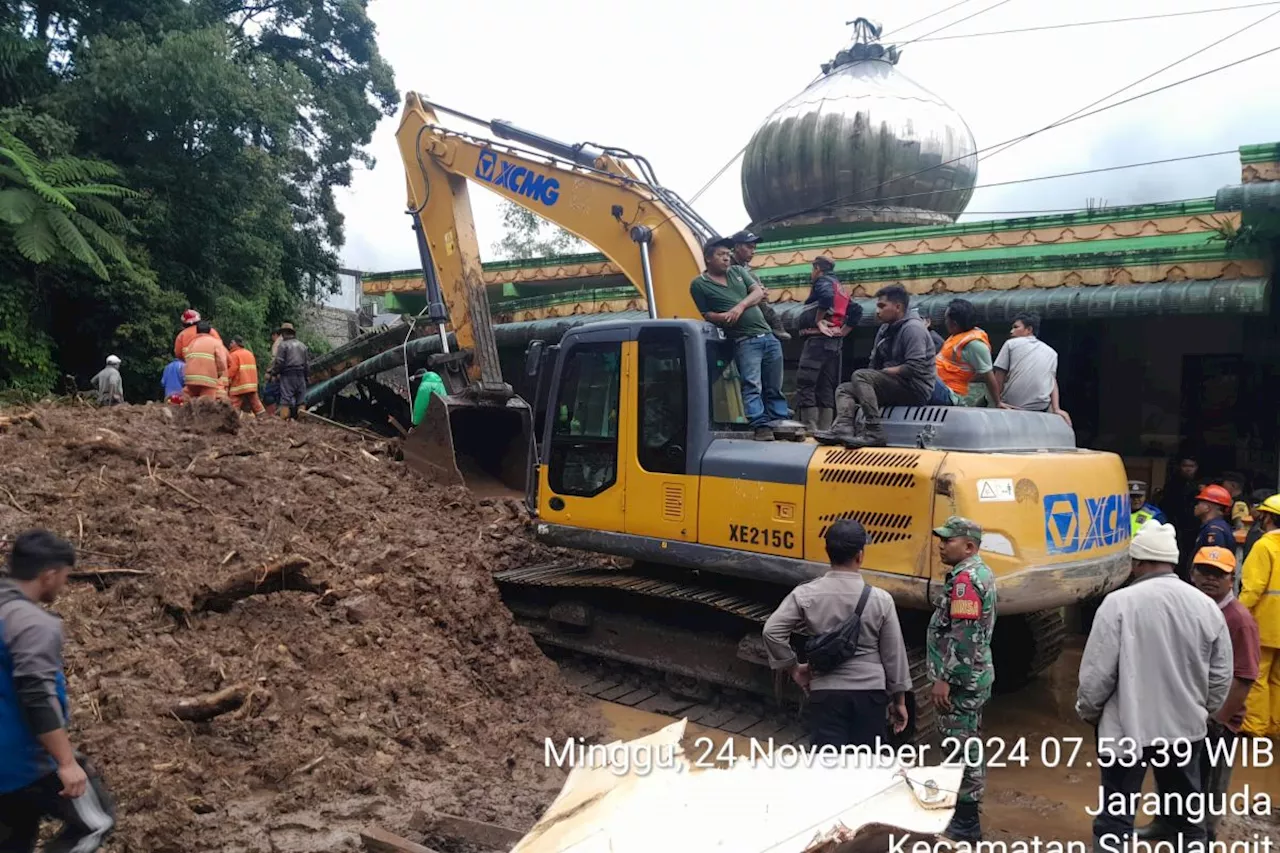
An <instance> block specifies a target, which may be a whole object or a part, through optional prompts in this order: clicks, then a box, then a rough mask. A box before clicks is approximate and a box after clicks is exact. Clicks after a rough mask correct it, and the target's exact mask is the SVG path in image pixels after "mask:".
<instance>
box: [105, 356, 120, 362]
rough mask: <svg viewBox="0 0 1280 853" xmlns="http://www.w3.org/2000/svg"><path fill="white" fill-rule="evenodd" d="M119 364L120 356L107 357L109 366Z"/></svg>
mask: <svg viewBox="0 0 1280 853" xmlns="http://www.w3.org/2000/svg"><path fill="white" fill-rule="evenodd" d="M119 363H120V356H118V355H109V356H107V364H119Z"/></svg>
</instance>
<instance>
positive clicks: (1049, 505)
mask: <svg viewBox="0 0 1280 853" xmlns="http://www.w3.org/2000/svg"><path fill="white" fill-rule="evenodd" d="M1083 509H1084V512H1081V511H1080V510H1081V500H1080V496H1079V495H1077V494H1070V493H1069V494H1060V495H1046V496H1045V499H1044V541H1045V544H1046V545H1047V546H1048V549H1049V553H1050V554H1076V553H1078V552H1080V551H1091V550H1093V549H1094V548H1105V547H1106V546H1108V545H1118V544H1119V543H1121V542H1123V541H1124V540H1125V539H1128V538H1129V497H1128V495H1105V496H1103V497H1100V498H1085V499H1084V506H1083Z"/></svg>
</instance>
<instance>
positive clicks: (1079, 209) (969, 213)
mask: <svg viewBox="0 0 1280 853" xmlns="http://www.w3.org/2000/svg"><path fill="white" fill-rule="evenodd" d="M1212 200H1213V199H1212V198H1209V197H1207V196H1202V197H1200V198H1174V199H1168V200H1165V201H1144V202H1142V203H1140V204H1107V205H1095V206H1093V207H1043V208H1037V209H1031V210H966V211H965V212H964V214H963V215H964V216H1039V215H1041V214H1046V213H1088V212H1093V211H1104V210H1116V209H1119V208H1125V207H1148V206H1150V205H1171V204H1191V203H1193V202H1203V201H1212ZM961 224H964V223H961Z"/></svg>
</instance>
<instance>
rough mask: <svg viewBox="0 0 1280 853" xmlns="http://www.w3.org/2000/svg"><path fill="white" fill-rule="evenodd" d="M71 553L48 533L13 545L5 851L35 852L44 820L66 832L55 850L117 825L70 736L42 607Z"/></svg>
mask: <svg viewBox="0 0 1280 853" xmlns="http://www.w3.org/2000/svg"><path fill="white" fill-rule="evenodd" d="M75 562H76V554H75V549H74V548H72V547H71V543H69V542H67V541H66V540H65V539H61V538H59V537H58V536H55V535H54V534H52V533H50V532H49V531H47V530H28V531H26V532H24V533H21V534H19V535H18V536H17V538H15V539H14V540H13V546H12V549H11V550H10V552H9V566H8V569H9V570H8V574H7V576H4V577H0V756H3V758H0V850H4V851H6V853H8V851H22V853H27V851H33V850H35V845H36V838H37V837H38V835H39V830H40V821H41V819H42V818H45V817H50V818H54V819H55V820H58V821H60V822H61V823H62V831H61V833H60V834H59V835H58V837H57V838H55V839H54V840H52V841H51V842H49V844H48V846H46V848H45V849H46V850H49V851H93V850H97V849H98V848H99V847H100V846H101V845H102V843H103V841H104V840H105V838H106V835H107V833H108V832H110V831H111V828H112V827H113V826H114V825H115V818H114V806H113V805H112V803H111V800H110V797H109V796H108V794H107V792H106V789H105V788H104V787H103V785H102V780H101V779H100V778H99V777H98V775H97V773H96V772H95V771H94V770H93V769H92V768H91V767H88V766H86V763H85V761H84V760H83V758H81V757H80V756H79V755H77V754H76V752H75V750H74V749H73V747H72V745H71V738H70V736H69V735H68V733H67V729H68V717H69V715H70V711H69V709H70V703H69V702H68V701H67V679H66V675H65V673H64V670H63V665H62V622H61V621H60V620H59V619H58V617H57V616H55V615H54V614H52V613H50V612H49V611H47V610H45V609H44V608H43V607H41V605H42V604H50V603H52V602H53V601H54V599H56V598H57V597H58V593H59V592H61V590H62V588H63V587H64V586H65V585H66V583H67V578H68V577H69V576H70V574H71V568H72V567H73V566H74V565H75Z"/></svg>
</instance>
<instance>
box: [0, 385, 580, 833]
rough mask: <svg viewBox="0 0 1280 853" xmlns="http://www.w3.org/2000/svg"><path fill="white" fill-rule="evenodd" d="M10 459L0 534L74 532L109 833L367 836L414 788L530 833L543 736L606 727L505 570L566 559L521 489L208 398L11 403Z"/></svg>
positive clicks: (1, 431)
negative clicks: (496, 578) (476, 494)
mask: <svg viewBox="0 0 1280 853" xmlns="http://www.w3.org/2000/svg"><path fill="white" fill-rule="evenodd" d="M0 459H3V460H4V461H3V462H2V463H0V536H2V537H3V541H4V543H7V542H8V541H11V540H12V538H13V536H14V535H16V534H17V533H18V532H20V531H21V530H23V529H25V528H30V527H46V528H49V529H51V530H53V531H54V532H56V533H58V534H60V535H62V536H65V537H67V538H68V539H69V540H70V541H71V542H72V543H73V544H75V545H76V546H77V547H78V549H79V558H80V561H79V564H78V565H77V567H76V574H75V575H74V577H73V581H74V582H73V583H72V584H71V585H70V586H69V588H68V589H67V591H66V592H65V593H64V594H63V596H62V597H61V598H60V599H59V600H58V602H57V603H56V604H55V605H54V609H55V610H56V611H57V612H58V613H59V614H60V615H61V616H62V618H63V620H64V631H65V636H66V664H67V669H68V678H69V686H70V695H71V698H72V705H73V736H74V740H75V742H76V744H77V745H78V746H80V747H82V748H83V749H84V751H85V752H86V753H87V754H89V755H90V756H91V758H92V759H93V761H94V762H95V763H96V764H97V765H98V766H99V767H100V768H101V770H102V771H103V774H104V776H105V778H106V780H107V783H108V785H109V787H110V788H111V789H112V790H113V793H114V794H115V796H116V797H117V799H118V807H119V812H120V814H119V826H118V830H117V833H116V835H115V837H114V838H113V839H112V841H111V843H110V846H109V848H108V849H110V850H116V851H144V850H145V851H193V850H226V851H237V850H246V851H247V850H253V851H259V850H260V851H310V850H344V849H357V848H358V847H359V846H360V831H361V829H362V828H365V827H368V826H370V825H378V826H382V827H386V828H387V829H388V830H390V831H393V832H395V831H400V832H403V833H405V834H410V835H412V834H413V828H412V827H410V826H409V825H408V822H409V821H410V820H411V819H412V817H413V815H415V813H418V812H420V811H421V810H423V809H426V810H429V811H431V812H443V813H449V814H454V815H466V816H468V817H470V818H473V819H476V820H481V821H492V822H494V823H498V824H502V825H505V826H508V827H513V828H516V829H519V830H523V829H525V828H527V827H529V826H530V825H532V824H533V822H534V821H535V820H536V818H537V817H538V816H539V814H540V813H541V812H542V810H543V809H544V808H545V807H546V805H547V804H548V803H549V802H550V801H551V800H552V799H553V798H554V796H555V794H556V793H557V792H558V791H559V789H560V787H561V785H562V783H563V781H564V775H563V772H562V771H560V770H558V769H556V768H554V767H551V768H548V767H546V766H545V763H544V742H545V739H547V738H551V739H553V740H554V741H556V742H560V743H562V742H563V741H564V739H566V738H568V737H574V736H584V737H587V738H595V737H599V736H601V735H603V733H604V732H603V724H602V722H601V721H600V719H599V718H598V717H597V716H596V714H595V712H594V711H593V710H592V709H591V708H590V706H588V705H586V704H585V702H584V700H582V699H580V698H578V696H577V695H576V694H574V693H573V691H572V690H571V689H570V688H569V687H568V686H567V685H566V684H565V683H564V682H563V681H562V680H561V678H560V675H559V672H558V671H557V669H556V667H555V666H554V665H553V664H552V663H551V662H549V661H548V660H547V659H546V658H545V657H543V655H542V654H541V653H540V652H539V650H538V648H537V647H536V646H535V645H534V643H533V641H532V640H531V639H530V638H529V636H528V635H527V634H526V633H525V632H524V631H523V630H522V629H520V628H518V627H517V626H515V624H514V623H513V621H512V619H511V616H510V614H509V613H508V611H507V610H506V609H505V608H504V607H503V605H502V602H501V600H500V598H499V595H498V592H497V589H496V587H495V586H494V583H493V581H492V579H491V577H490V575H491V573H492V572H493V571H496V570H501V569H504V568H510V567H514V566H517V565H525V564H528V563H529V562H530V561H534V560H553V559H563V558H565V557H566V556H567V555H565V554H557V553H556V552H554V551H552V550H551V549H547V548H544V547H542V546H540V545H538V544H537V543H535V542H534V541H533V540H532V539H531V538H530V537H529V535H528V533H527V519H526V517H525V515H524V513H523V510H522V508H521V507H520V506H519V505H518V504H517V503H515V502H511V501H504V500H490V501H477V500H475V499H474V498H472V496H471V495H470V493H469V492H467V491H466V490H464V489H462V488H460V487H455V488H446V487H442V486H438V485H433V484H431V483H428V482H426V481H424V480H423V479H422V478H420V477H418V476H417V475H415V474H413V473H411V472H409V471H407V470H406V469H405V468H404V466H403V465H401V464H399V463H397V462H395V461H393V460H392V459H391V458H390V455H389V449H388V447H387V446H386V445H385V444H383V443H381V442H379V441H376V440H373V439H370V438H367V437H362V436H361V435H358V434H355V433H353V432H349V431H344V430H340V429H335V428H332V427H330V426H326V425H322V424H319V423H316V422H309V421H307V420H304V421H302V422H295V423H285V422H282V421H278V420H266V419H261V420H256V421H242V420H239V419H237V418H236V416H235V415H233V414H232V413H231V411H230V410H229V409H228V408H226V407H225V406H222V405H217V404H208V405H201V406H199V407H196V408H192V407H180V408H179V407H172V406H161V405H154V404H153V405H147V406H119V407H115V408H112V409H92V408H88V407H85V406H45V407H38V408H35V409H10V410H5V411H3V412H0ZM3 547H6V545H5V544H0V548H3ZM418 837H421V836H418Z"/></svg>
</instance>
